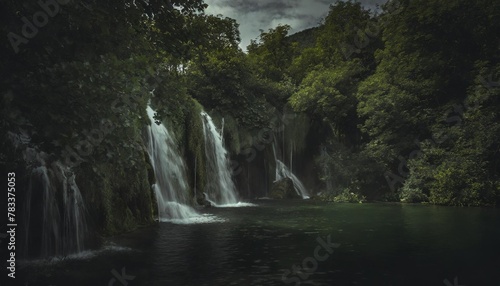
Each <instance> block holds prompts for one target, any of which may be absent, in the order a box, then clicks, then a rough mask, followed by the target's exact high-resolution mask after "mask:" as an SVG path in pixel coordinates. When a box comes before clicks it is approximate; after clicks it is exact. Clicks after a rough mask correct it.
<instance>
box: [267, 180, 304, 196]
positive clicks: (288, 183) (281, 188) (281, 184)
mask: <svg viewBox="0 0 500 286" xmlns="http://www.w3.org/2000/svg"><path fill="white" fill-rule="evenodd" d="M270 197H271V198H272V199H300V198H301V197H300V196H299V195H298V194H297V192H296V191H295V187H294V186H293V181H292V179H290V178H284V179H281V180H279V181H276V182H274V183H273V186H272V188H271V193H270Z"/></svg>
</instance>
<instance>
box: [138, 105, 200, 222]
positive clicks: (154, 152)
mask: <svg viewBox="0 0 500 286" xmlns="http://www.w3.org/2000/svg"><path fill="white" fill-rule="evenodd" d="M147 112H148V116H149V119H150V120H151V125H150V126H149V127H148V131H149V132H148V153H149V157H150V159H151V163H152V165H153V169H154V173H155V177H156V183H155V184H154V185H153V189H154V192H155V194H156V200H157V202H158V218H159V220H160V221H172V220H179V219H181V220H182V219H191V218H193V217H197V216H199V214H198V213H197V212H196V211H195V210H194V209H193V208H192V207H190V206H189V199H188V196H187V191H188V184H187V182H186V168H185V165H184V161H183V160H182V157H181V156H180V154H179V152H178V151H177V148H176V145H175V142H174V139H173V137H172V135H171V134H170V132H169V131H168V130H167V128H166V127H165V125H163V124H160V125H158V124H156V123H155V119H154V114H155V112H154V110H153V109H152V108H151V107H149V106H148V108H147Z"/></svg>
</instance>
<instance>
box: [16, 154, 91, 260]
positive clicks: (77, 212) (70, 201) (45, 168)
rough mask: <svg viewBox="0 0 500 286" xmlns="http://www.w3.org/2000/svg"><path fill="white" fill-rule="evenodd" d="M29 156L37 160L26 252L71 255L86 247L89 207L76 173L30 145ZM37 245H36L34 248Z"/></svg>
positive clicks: (27, 205)
mask: <svg viewBox="0 0 500 286" xmlns="http://www.w3.org/2000/svg"><path fill="white" fill-rule="evenodd" d="M25 160H26V162H30V163H33V164H36V165H35V166H36V167H34V168H33V169H32V171H31V174H30V177H29V184H28V188H27V191H26V198H25V200H24V206H23V207H24V217H23V220H24V222H23V228H24V244H25V245H24V248H23V251H24V255H25V256H41V257H49V256H67V255H69V254H72V253H78V252H81V251H83V249H84V240H85V236H86V233H87V223H86V218H85V215H86V210H85V205H84V202H83V198H82V195H81V193H80V189H79V188H78V186H77V184H76V182H75V174H74V173H73V172H72V171H71V169H70V168H69V167H67V166H65V165H64V164H62V163H61V162H59V161H55V162H52V163H51V164H50V165H49V164H48V163H47V161H48V155H47V154H45V153H43V152H37V151H36V150H35V149H32V148H27V149H26V151H25ZM31 248H33V249H31Z"/></svg>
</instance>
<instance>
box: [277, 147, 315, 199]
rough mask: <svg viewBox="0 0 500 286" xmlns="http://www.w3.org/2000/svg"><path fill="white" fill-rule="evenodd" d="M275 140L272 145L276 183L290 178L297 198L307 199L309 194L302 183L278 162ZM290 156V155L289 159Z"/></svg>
mask: <svg viewBox="0 0 500 286" xmlns="http://www.w3.org/2000/svg"><path fill="white" fill-rule="evenodd" d="M275 145H276V140H275V141H274V143H273V152H274V160H275V161H276V181H279V180H281V179H284V178H290V179H291V180H292V182H293V186H294V188H295V191H296V192H297V194H298V195H299V196H301V197H302V198H303V199H309V198H310V197H309V192H308V191H307V190H306V188H305V187H304V185H303V184H302V182H301V181H300V180H299V178H297V176H295V174H293V173H292V172H291V171H290V170H289V169H288V167H287V166H286V165H285V164H284V163H283V162H282V161H280V160H279V159H278V158H277V156H276V146H275ZM291 157H292V155H290V158H291Z"/></svg>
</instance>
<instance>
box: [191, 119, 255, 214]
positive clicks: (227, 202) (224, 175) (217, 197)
mask: <svg viewBox="0 0 500 286" xmlns="http://www.w3.org/2000/svg"><path fill="white" fill-rule="evenodd" d="M201 117H202V121H203V135H204V136H205V154H206V157H207V160H206V164H207V165H206V169H207V187H206V188H205V199H206V200H208V201H209V202H211V203H212V204H213V205H215V206H226V207H230V206H246V205H245V204H243V203H238V196H237V194H236V187H235V186H234V183H233V180H232V178H231V171H230V164H229V160H228V158H227V151H226V149H225V148H224V145H223V140H222V135H223V134H222V132H220V133H219V132H218V131H217V128H216V127H215V125H214V123H213V121H212V118H211V117H210V116H209V115H208V114H207V113H206V112H204V111H203V112H201Z"/></svg>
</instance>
